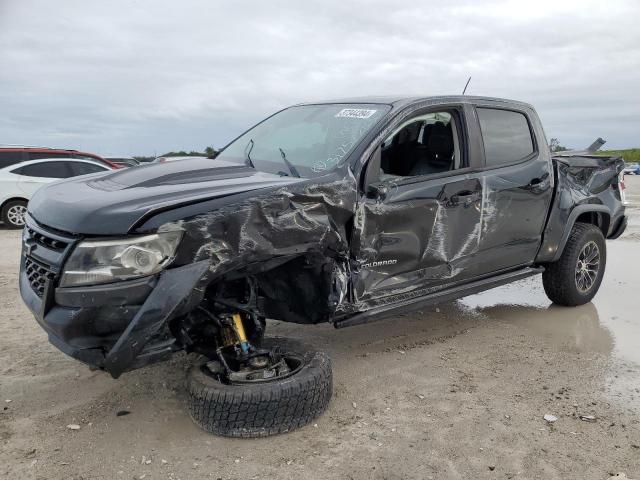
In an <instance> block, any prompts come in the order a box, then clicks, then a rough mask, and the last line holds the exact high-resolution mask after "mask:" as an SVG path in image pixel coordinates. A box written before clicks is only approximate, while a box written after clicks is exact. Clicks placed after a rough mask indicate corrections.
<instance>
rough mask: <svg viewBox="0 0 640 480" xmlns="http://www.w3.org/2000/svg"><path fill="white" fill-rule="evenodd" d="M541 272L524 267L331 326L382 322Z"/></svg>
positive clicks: (540, 270)
mask: <svg viewBox="0 0 640 480" xmlns="http://www.w3.org/2000/svg"><path fill="white" fill-rule="evenodd" d="M542 272H544V268H543V267H526V268H522V269H519V270H515V271H512V272H508V273H502V274H500V275H494V276H491V277H487V278H483V279H481V280H476V281H473V282H469V283H465V284H464V285H458V286H455V287H451V288H447V289H445V290H440V291H438V292H434V293H430V294H428V295H425V296H423V297H417V298H412V299H410V300H406V301H404V302H400V303H394V304H390V305H383V306H380V307H374V308H372V309H371V310H367V311H365V312H361V313H356V314H355V315H353V316H352V317H348V318H345V319H343V320H337V321H336V322H335V323H334V324H333V326H334V327H336V328H344V327H353V326H354V325H362V324H363V323H369V322H375V321H377V320H382V319H383V318H387V317H390V316H392V315H396V314H398V313H404V312H408V311H411V310H416V309H418V308H422V307H425V306H428V305H435V304H437V303H442V302H447V301H449V300H456V299H458V298H462V297H466V296H467V295H473V294H474V293H479V292H482V291H484V290H489V289H491V288H495V287H499V286H500V285H504V284H506V283H511V282H515V281H516V280H520V279H523V278H526V277H530V276H532V275H538V274H539V273H542Z"/></svg>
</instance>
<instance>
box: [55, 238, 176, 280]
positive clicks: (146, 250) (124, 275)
mask: <svg viewBox="0 0 640 480" xmlns="http://www.w3.org/2000/svg"><path fill="white" fill-rule="evenodd" d="M181 239H182V232H181V231H171V232H161V233H154V234H152V235H145V236H142V237H129V238H121V239H111V240H87V241H84V242H80V243H79V244H78V245H77V246H76V248H75V249H74V250H73V252H72V253H71V256H70V257H69V260H67V262H66V264H65V268H64V271H63V274H62V280H61V281H60V286H62V287H73V286H76V285H95V284H100V283H109V282H116V281H118V280H128V279H131V278H139V277H145V276H147V275H152V274H154V273H157V272H159V271H161V270H162V269H163V268H164V267H166V266H167V265H168V264H169V263H171V261H172V260H173V258H174V256H175V253H176V249H177V248H178V244H179V243H180V240H181Z"/></svg>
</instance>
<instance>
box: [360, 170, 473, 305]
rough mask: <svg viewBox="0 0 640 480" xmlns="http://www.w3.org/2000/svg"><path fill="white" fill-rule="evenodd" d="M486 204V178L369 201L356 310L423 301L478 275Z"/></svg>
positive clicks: (392, 187) (464, 178) (390, 187)
mask: <svg viewBox="0 0 640 480" xmlns="http://www.w3.org/2000/svg"><path fill="white" fill-rule="evenodd" d="M481 205H482V181H481V179H480V178H469V175H465V174H461V175H452V176H447V177H445V178H438V179H429V176H425V177H422V178H421V179H419V180H418V181H416V179H411V181H405V182H402V183H397V182H396V183H391V184H386V185H384V188H383V193H382V194H381V195H378V196H376V198H370V196H363V198H362V199H361V201H360V203H359V204H358V209H357V212H356V219H357V220H356V232H357V233H356V237H357V238H354V240H355V241H354V243H353V247H354V248H353V251H352V258H353V260H354V262H353V263H354V268H353V270H354V273H355V275H354V283H353V294H354V297H355V298H354V300H355V303H356V305H360V306H362V307H365V308H366V304H367V303H369V302H370V303H371V304H378V303H386V302H385V300H388V301H389V302H392V301H397V300H398V296H405V297H411V296H421V295H424V294H426V293H430V292H431V291H435V290H438V289H441V288H444V287H446V286H447V285H448V284H450V283H453V282H458V281H460V280H463V279H465V278H470V277H473V276H474V275H476V274H477V268H476V264H477V260H476V257H475V256H476V253H477V252H478V248H479V238H480V229H481ZM363 304H364V305H363Z"/></svg>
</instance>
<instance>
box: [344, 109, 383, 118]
mask: <svg viewBox="0 0 640 480" xmlns="http://www.w3.org/2000/svg"><path fill="white" fill-rule="evenodd" d="M376 112H377V110H369V109H366V108H343V109H342V110H340V111H339V112H338V113H336V115H335V116H336V118H337V117H346V118H369V117H370V116H371V115H373V114H374V113H376Z"/></svg>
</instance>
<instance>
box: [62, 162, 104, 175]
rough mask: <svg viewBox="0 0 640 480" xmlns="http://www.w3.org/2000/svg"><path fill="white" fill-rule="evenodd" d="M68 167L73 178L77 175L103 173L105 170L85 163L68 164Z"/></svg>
mask: <svg viewBox="0 0 640 480" xmlns="http://www.w3.org/2000/svg"><path fill="white" fill-rule="evenodd" d="M69 167H71V173H72V174H73V175H72V176H74V177H75V176H77V175H87V174H89V173H98V172H104V171H105V170H106V169H105V168H104V167H101V166H99V165H95V164H93V163H85V162H69Z"/></svg>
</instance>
